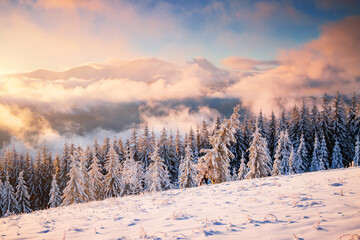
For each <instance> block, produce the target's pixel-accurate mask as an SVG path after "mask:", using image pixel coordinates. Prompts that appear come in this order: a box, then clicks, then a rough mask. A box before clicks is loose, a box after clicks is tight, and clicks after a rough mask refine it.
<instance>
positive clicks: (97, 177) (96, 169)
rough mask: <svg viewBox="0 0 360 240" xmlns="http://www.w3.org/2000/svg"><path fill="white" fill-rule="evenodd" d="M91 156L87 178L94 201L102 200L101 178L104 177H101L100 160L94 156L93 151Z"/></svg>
mask: <svg viewBox="0 0 360 240" xmlns="http://www.w3.org/2000/svg"><path fill="white" fill-rule="evenodd" d="M93 151H94V154H93V161H92V163H91V165H90V170H89V177H90V186H91V188H92V191H93V193H94V198H95V199H96V200H100V199H103V195H102V192H103V178H104V175H102V173H101V170H100V160H99V159H98V157H97V156H96V153H95V150H93Z"/></svg>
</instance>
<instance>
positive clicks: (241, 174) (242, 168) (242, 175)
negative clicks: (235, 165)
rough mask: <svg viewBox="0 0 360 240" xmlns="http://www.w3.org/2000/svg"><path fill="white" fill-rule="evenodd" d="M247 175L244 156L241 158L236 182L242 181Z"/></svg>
mask: <svg viewBox="0 0 360 240" xmlns="http://www.w3.org/2000/svg"><path fill="white" fill-rule="evenodd" d="M247 173H248V169H247V167H246V164H245V157H244V155H243V156H242V157H241V164H240V167H239V171H238V174H237V180H243V179H245V177H246V174H247Z"/></svg>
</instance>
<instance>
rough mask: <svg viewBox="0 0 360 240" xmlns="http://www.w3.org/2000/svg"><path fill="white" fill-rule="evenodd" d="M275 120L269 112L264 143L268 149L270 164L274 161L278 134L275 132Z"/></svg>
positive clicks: (273, 115) (272, 113) (273, 114)
mask: <svg viewBox="0 0 360 240" xmlns="http://www.w3.org/2000/svg"><path fill="white" fill-rule="evenodd" d="M277 125H278V124H277V120H276V116H275V113H274V112H271V118H270V121H269V123H268V126H267V131H266V132H267V135H266V141H267V146H268V149H269V154H270V157H271V163H273V162H274V160H275V152H276V146H277V142H278V138H279V136H278V132H277Z"/></svg>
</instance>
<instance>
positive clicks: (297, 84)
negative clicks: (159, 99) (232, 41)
mask: <svg viewBox="0 0 360 240" xmlns="http://www.w3.org/2000/svg"><path fill="white" fill-rule="evenodd" d="M359 42H360V16H352V17H347V18H345V19H343V20H342V21H339V22H334V23H330V24H326V25H324V26H323V28H322V33H321V35H320V37H319V38H318V39H316V40H313V41H311V42H309V43H307V44H304V45H303V46H302V47H301V48H299V49H292V50H286V51H282V52H281V54H280V55H279V56H278V60H279V62H280V63H281V64H280V65H279V66H278V67H276V68H274V69H271V70H268V71H264V72H259V73H258V74H255V75H254V76H248V77H245V78H244V79H242V80H241V81H239V82H238V83H236V84H235V85H233V86H231V87H229V88H228V89H227V91H226V92H227V94H228V95H230V96H238V97H240V98H241V99H243V100H244V101H245V103H246V104H247V105H248V106H251V107H252V108H253V110H254V111H258V110H259V109H260V108H262V109H263V110H265V111H271V109H273V108H274V106H275V105H276V102H277V101H278V99H279V98H283V99H286V102H285V104H286V105H292V104H293V103H294V101H296V98H301V97H303V96H321V95H322V94H323V93H324V92H325V91H326V92H328V93H330V94H334V93H335V92H336V91H338V90H339V91H341V92H342V93H344V94H351V93H353V92H354V91H357V90H359V89H360V82H359V79H360V48H359V47H358V45H359ZM235 60H236V59H235ZM240 62H241V61H240ZM245 62H246V61H245ZM250 63H252V62H251V61H250Z"/></svg>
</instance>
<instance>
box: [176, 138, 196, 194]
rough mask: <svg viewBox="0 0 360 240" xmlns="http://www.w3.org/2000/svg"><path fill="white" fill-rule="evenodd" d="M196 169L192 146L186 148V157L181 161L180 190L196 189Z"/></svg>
mask: <svg viewBox="0 0 360 240" xmlns="http://www.w3.org/2000/svg"><path fill="white" fill-rule="evenodd" d="M196 177H197V176H196V168H195V164H194V162H193V153H192V150H191V147H190V145H188V146H187V147H186V150H185V157H184V158H183V159H182V160H181V163H180V171H179V188H191V187H196Z"/></svg>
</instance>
